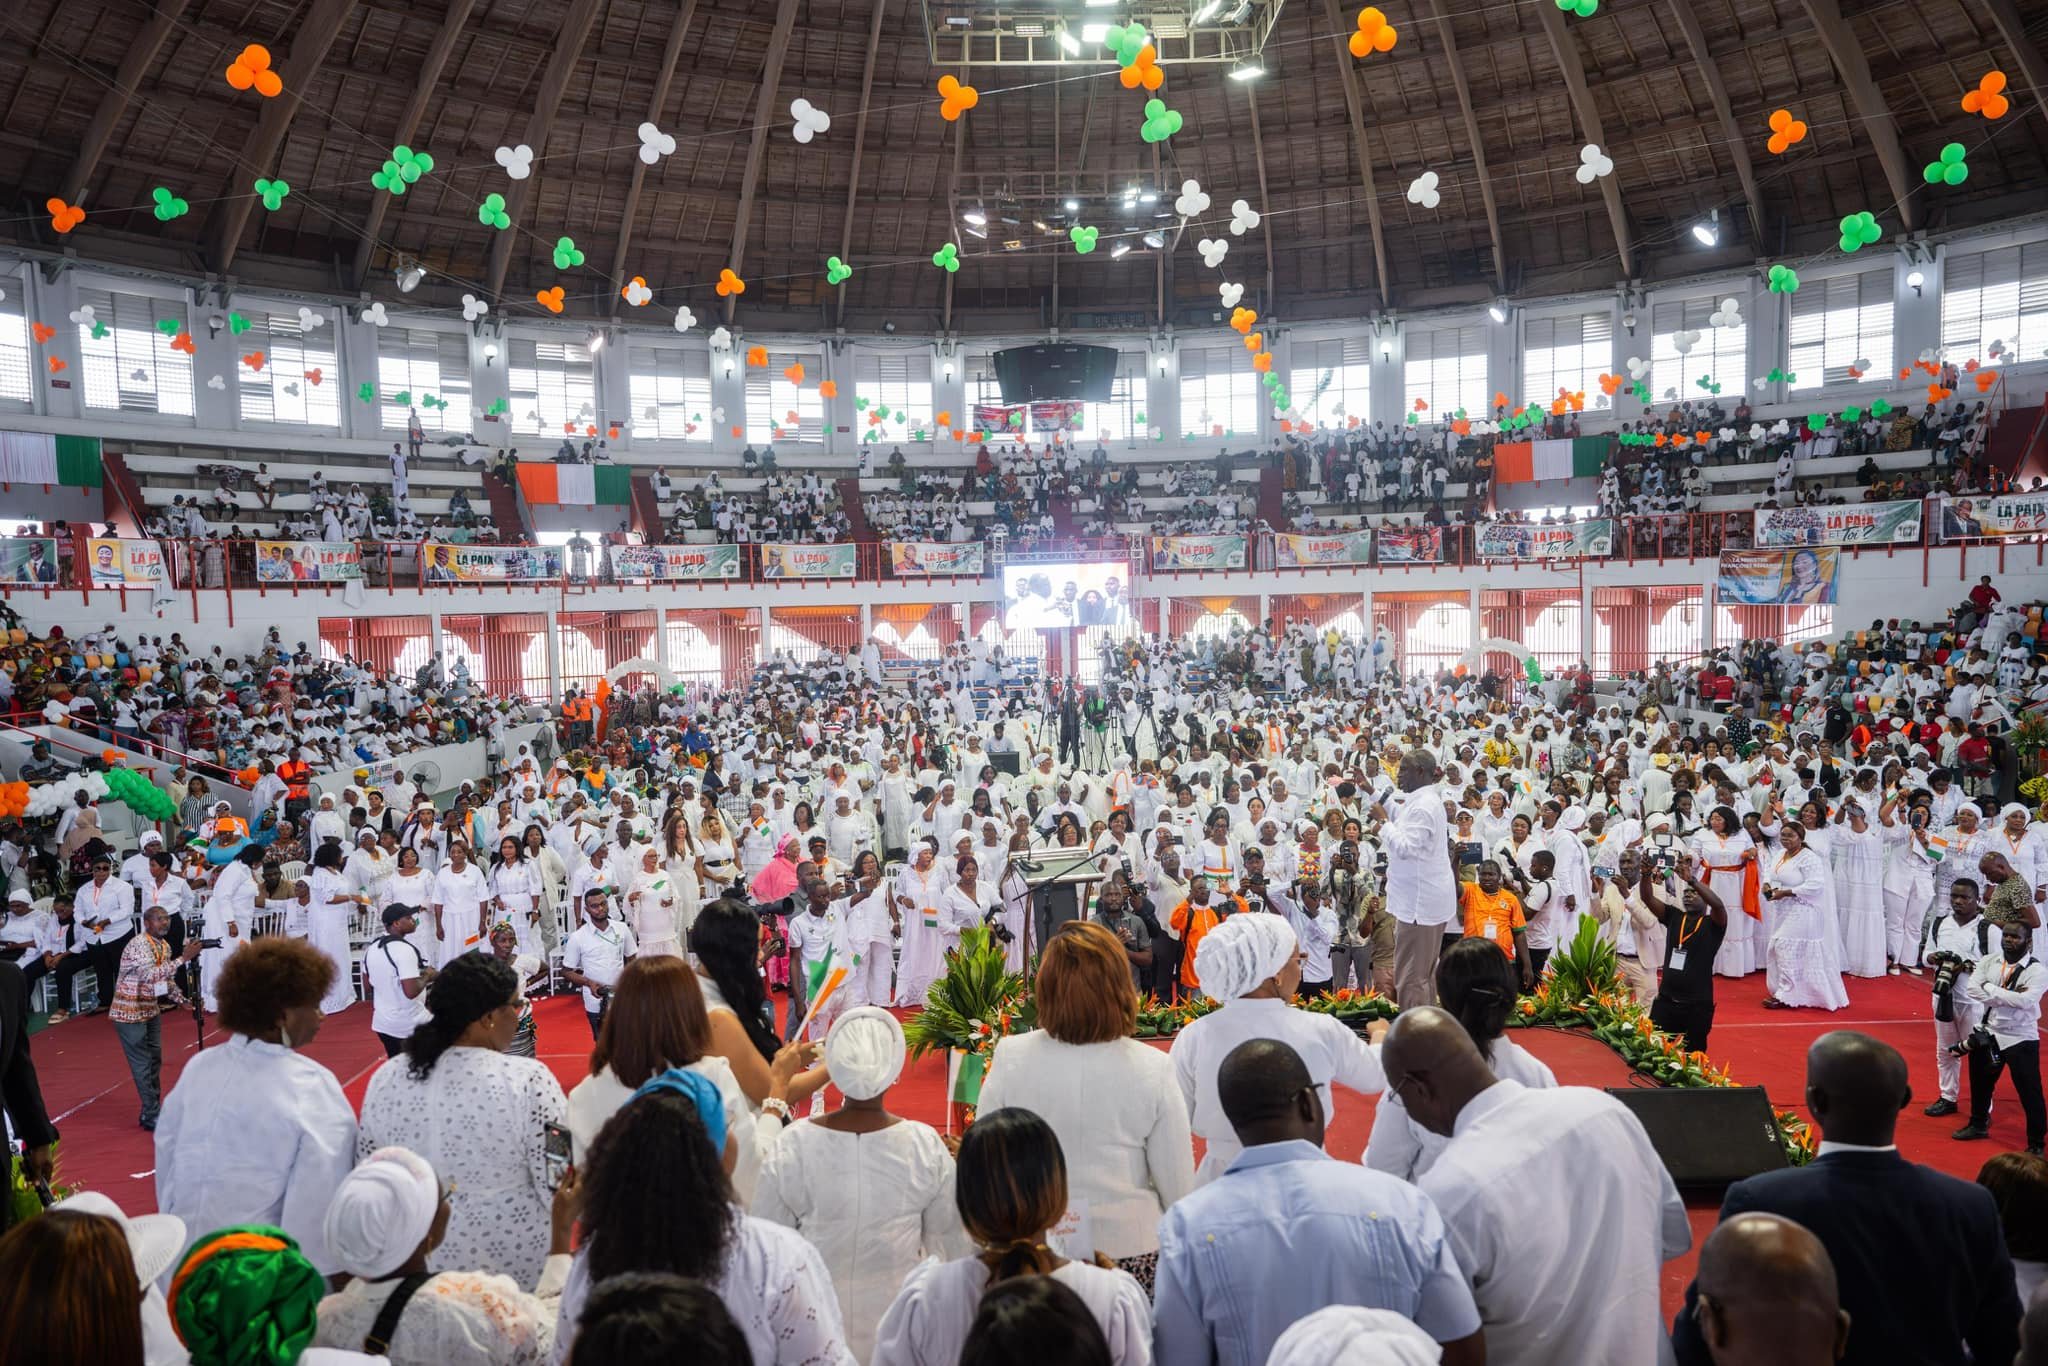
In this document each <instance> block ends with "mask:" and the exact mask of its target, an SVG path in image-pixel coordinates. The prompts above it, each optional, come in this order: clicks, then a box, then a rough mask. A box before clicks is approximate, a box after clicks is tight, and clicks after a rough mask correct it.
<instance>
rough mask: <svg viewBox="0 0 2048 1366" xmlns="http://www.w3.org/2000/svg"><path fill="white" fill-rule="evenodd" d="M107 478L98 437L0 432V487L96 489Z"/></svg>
mask: <svg viewBox="0 0 2048 1366" xmlns="http://www.w3.org/2000/svg"><path fill="white" fill-rule="evenodd" d="M104 478H105V476H104V475H103V473H102V468H101V465H100V439H99V438H98V437H96V436H50V435H48V434H47V433H44V432H0V484H61V485H63V486H65V487H66V488H78V489H96V488H98V487H100V485H101V483H102V482H103V481H104Z"/></svg>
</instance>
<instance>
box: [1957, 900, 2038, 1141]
mask: <svg viewBox="0 0 2048 1366" xmlns="http://www.w3.org/2000/svg"><path fill="white" fill-rule="evenodd" d="M1999 949H2000V952H1998V953H1990V954H1986V955H1985V956H1984V957H1983V958H1980V959H1979V960H1978V961H1977V967H1976V970H1975V971H1973V972H1972V973H1971V974H1970V984H1969V991H1970V995H1971V996H1972V997H1974V998H1975V999H1976V1000H1978V1001H1980V1002H1982V1004H1983V1011H1984V1015H1983V1021H1984V1023H1983V1027H1984V1029H1986V1030H1987V1031H1989V1032H1990V1034H1991V1038H1992V1041H1993V1042H1994V1043H1995V1044H1996V1045H1997V1046H1996V1047H1995V1048H1983V1047H1978V1048H1972V1049H1971V1050H1970V1054H1969V1057H1970V1122H1969V1123H1968V1124H1966V1125H1964V1126H1963V1127H1962V1128H1960V1129H1958V1130H1956V1132H1955V1133H1954V1134H1953V1135H1951V1137H1954V1138H1985V1137H1987V1136H1988V1134H1989V1124H1990V1120H1991V1093H1992V1091H1993V1090H1995V1089H1996V1088H1997V1086H1998V1078H1999V1076H2000V1074H2001V1073H2007V1072H2009V1073H2010V1074H2011V1075H2012V1087H2013V1090H2015V1091H2017V1092H2019V1097H2020V1109H2021V1111H2022V1112H2023V1113H2024V1114H2025V1115H2026V1117H2027V1151H2028V1152H2030V1153H2032V1154H2033V1155H2034V1156H2036V1157H2039V1156H2040V1155H2041V1145H2042V1142H2043V1141H2044V1139H2048V1106H2044V1105H2043V1104H2042V1102H2041V994H2042V991H2043V990H2044V989H2048V968H2043V967H2042V965H2041V963H2040V961H2039V960H2038V959H2036V958H2035V957H2034V953H2033V932H2032V931H2030V930H2029V929H2028V928H2027V927H2026V926H2024V925H2015V924H2005V925H2001V926H2000V927H1999Z"/></svg>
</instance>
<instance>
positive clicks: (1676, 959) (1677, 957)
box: [1665, 949, 1685, 972]
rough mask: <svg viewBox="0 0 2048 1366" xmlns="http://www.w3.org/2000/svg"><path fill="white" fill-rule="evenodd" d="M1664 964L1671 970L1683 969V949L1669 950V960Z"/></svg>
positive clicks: (1679, 970) (1678, 970) (1681, 970)
mask: <svg viewBox="0 0 2048 1366" xmlns="http://www.w3.org/2000/svg"><path fill="white" fill-rule="evenodd" d="M1665 966H1666V967H1668V968H1669V969H1670V970H1671V971H1673V972H1683V971H1685V950H1684V949H1673V950H1672V951H1671V961H1670V962H1669V963H1667V964H1665Z"/></svg>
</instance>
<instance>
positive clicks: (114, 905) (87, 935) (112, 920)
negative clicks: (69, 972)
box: [72, 855, 135, 1010]
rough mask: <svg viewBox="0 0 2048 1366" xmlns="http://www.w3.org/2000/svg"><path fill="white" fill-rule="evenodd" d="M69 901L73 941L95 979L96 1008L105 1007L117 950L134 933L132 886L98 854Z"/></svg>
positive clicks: (109, 1000) (110, 997)
mask: <svg viewBox="0 0 2048 1366" xmlns="http://www.w3.org/2000/svg"><path fill="white" fill-rule="evenodd" d="M72 905H73V907H74V914H73V916H72V919H73V921H74V922H75V923H76V924H77V925H78V936H77V942H78V944H79V946H80V947H81V948H82V949H83V950H84V951H85V956H86V962H87V963H88V964H89V965H90V966H91V967H92V971H93V976H94V977H95V978H97V979H98V981H99V992H100V1007H99V1008H100V1009H101V1010H105V1009H106V1008H107V1007H108V1006H109V1005H111V1004H112V1003H113V999H114V974H115V971H116V969H117V968H118V967H119V966H120V963H121V950H122V949H124V948H126V947H128V940H129V938H130V936H132V935H133V934H134V933H135V889H134V888H133V887H131V886H129V885H128V884H127V883H125V882H123V881H121V880H120V879H119V878H117V877H115V876H114V863H113V860H112V859H109V858H107V857H106V856H105V855H102V856H101V857H99V858H97V859H94V860H93V865H92V881H90V882H88V883H86V884H85V885H84V886H83V887H80V888H79V889H78V890H77V892H75V893H73V895H72Z"/></svg>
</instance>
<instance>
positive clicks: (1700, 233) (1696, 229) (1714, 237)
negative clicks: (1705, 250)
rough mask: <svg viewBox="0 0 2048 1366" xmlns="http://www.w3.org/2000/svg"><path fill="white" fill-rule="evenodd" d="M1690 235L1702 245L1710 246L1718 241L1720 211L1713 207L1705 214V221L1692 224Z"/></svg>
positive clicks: (1719, 235)
mask: <svg viewBox="0 0 2048 1366" xmlns="http://www.w3.org/2000/svg"><path fill="white" fill-rule="evenodd" d="M1692 236H1693V240H1694V241H1695V242H1698V243H1699V244H1700V245H1701V246H1703V247H1711V246H1714V245H1715V244H1717V243H1718V242H1720V240H1721V211H1720V210H1719V209H1715V210H1714V211H1713V213H1711V214H1709V215H1708V216H1707V221H1706V222H1704V223H1695V224H1693V225H1692Z"/></svg>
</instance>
